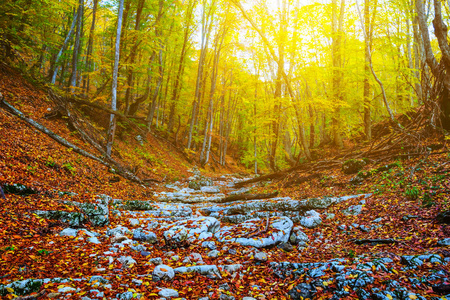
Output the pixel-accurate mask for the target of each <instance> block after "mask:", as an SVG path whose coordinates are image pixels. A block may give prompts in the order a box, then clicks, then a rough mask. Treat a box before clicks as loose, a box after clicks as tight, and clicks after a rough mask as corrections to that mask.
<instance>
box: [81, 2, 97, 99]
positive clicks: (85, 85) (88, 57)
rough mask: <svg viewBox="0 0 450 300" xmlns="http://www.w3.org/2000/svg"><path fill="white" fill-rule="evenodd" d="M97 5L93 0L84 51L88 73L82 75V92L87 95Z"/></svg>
mask: <svg viewBox="0 0 450 300" xmlns="http://www.w3.org/2000/svg"><path fill="white" fill-rule="evenodd" d="M97 6H98V0H94V8H93V10H92V24H91V28H90V30H89V41H88V47H87V51H86V70H87V72H88V74H86V75H85V76H84V80H83V90H84V93H85V94H86V95H87V94H88V93H89V86H90V78H89V77H90V75H89V72H92V51H93V48H94V29H95V19H96V15H97Z"/></svg>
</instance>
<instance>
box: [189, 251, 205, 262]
mask: <svg viewBox="0 0 450 300" xmlns="http://www.w3.org/2000/svg"><path fill="white" fill-rule="evenodd" d="M189 260H190V261H191V262H196V263H198V264H202V265H203V264H205V263H204V262H203V257H202V256H201V254H200V253H196V252H193V253H191V254H190V255H189Z"/></svg>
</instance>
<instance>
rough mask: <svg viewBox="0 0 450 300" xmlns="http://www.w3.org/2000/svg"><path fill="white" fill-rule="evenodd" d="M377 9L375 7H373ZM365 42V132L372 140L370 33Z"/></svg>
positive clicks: (366, 3) (366, 7)
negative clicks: (366, 45) (367, 45)
mask: <svg viewBox="0 0 450 300" xmlns="http://www.w3.org/2000/svg"><path fill="white" fill-rule="evenodd" d="M373 9H375V7H374V8H373ZM369 10H370V0H365V1H364V28H365V31H366V32H367V33H369V32H372V30H371V28H370V26H371V24H370V13H369ZM366 39H369V41H365V43H366V44H367V43H369V48H367V47H364V50H365V51H364V62H365V65H364V132H365V134H366V139H367V140H368V141H370V140H372V120H371V115H370V110H371V105H372V104H371V99H370V83H369V77H370V47H371V46H370V43H371V42H370V39H371V36H370V34H367V35H364V40H366Z"/></svg>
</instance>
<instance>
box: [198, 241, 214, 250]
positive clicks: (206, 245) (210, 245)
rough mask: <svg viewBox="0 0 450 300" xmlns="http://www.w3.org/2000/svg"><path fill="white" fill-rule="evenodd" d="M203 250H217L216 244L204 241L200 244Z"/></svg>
mask: <svg viewBox="0 0 450 300" xmlns="http://www.w3.org/2000/svg"><path fill="white" fill-rule="evenodd" d="M202 247H203V248H209V249H211V250H215V249H216V248H217V246H216V243H215V242H213V241H204V242H203V243H202Z"/></svg>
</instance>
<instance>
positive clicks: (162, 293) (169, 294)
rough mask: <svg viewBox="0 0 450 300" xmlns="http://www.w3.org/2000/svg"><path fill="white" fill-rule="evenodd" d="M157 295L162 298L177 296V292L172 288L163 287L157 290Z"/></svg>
mask: <svg viewBox="0 0 450 300" xmlns="http://www.w3.org/2000/svg"><path fill="white" fill-rule="evenodd" d="M158 295H159V296H161V297H164V298H177V297H178V292H177V291H176V290H173V289H163V290H160V291H159V293H158Z"/></svg>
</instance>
